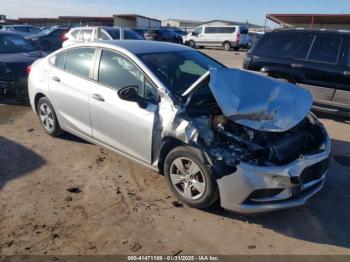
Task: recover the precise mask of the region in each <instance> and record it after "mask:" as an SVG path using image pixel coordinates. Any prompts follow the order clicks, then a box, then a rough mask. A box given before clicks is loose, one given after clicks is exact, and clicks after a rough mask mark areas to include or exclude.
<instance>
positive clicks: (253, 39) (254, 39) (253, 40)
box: [248, 32, 265, 48]
mask: <svg viewBox="0 0 350 262" xmlns="http://www.w3.org/2000/svg"><path fill="white" fill-rule="evenodd" d="M264 34H265V33H264V32H248V36H249V40H248V48H252V47H253V46H254V45H256V44H257V43H258V41H259V40H260V39H261V37H262V36H263V35H264Z"/></svg>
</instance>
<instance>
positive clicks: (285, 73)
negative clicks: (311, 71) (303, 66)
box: [260, 66, 305, 83]
mask: <svg viewBox="0 0 350 262" xmlns="http://www.w3.org/2000/svg"><path fill="white" fill-rule="evenodd" d="M260 72H261V73H264V74H267V75H268V76H271V77H274V78H283V79H286V80H288V81H290V82H293V83H302V82H304V79H305V75H304V73H302V72H300V71H296V70H294V69H290V68H284V67H278V66H264V67H262V68H261V69H260Z"/></svg>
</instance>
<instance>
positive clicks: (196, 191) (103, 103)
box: [29, 40, 330, 213]
mask: <svg viewBox="0 0 350 262" xmlns="http://www.w3.org/2000/svg"><path fill="white" fill-rule="evenodd" d="M257 87H259V90H257V89H256V88H257ZM29 93H30V103H31V106H32V108H33V110H34V112H35V113H36V114H37V115H38V119H39V121H40V123H41V124H42V126H43V128H44V130H45V131H46V132H47V133H48V134H49V135H51V136H59V135H60V134H62V132H64V131H67V132H70V133H73V134H75V135H77V136H79V137H81V138H83V139H86V140H88V141H90V142H92V143H95V144H98V145H101V146H103V147H105V148H108V149H110V150H112V151H115V152H117V153H120V154H122V155H124V156H126V157H129V158H131V159H133V160H135V161H136V162H138V163H140V164H142V165H144V166H146V167H149V168H151V169H153V170H157V171H159V172H161V173H163V174H164V175H165V179H166V181H167V183H168V185H169V187H170V188H171V190H172V191H173V192H174V194H175V195H176V196H177V197H178V198H179V199H180V200H181V201H183V202H185V203H187V204H188V205H191V206H193V207H197V208H205V207H208V206H210V205H211V204H213V203H214V202H215V201H217V200H218V199H220V202H221V206H223V207H224V208H226V209H229V210H234V211H238V212H242V213H256V212H265V211H272V210H277V209H282V208H289V207H294V206H299V205H302V204H304V203H305V201H306V200H307V199H309V198H310V197H311V196H312V195H314V194H315V193H316V192H318V191H319V190H320V189H321V188H322V187H323V183H324V179H325V175H326V171H327V168H328V159H329V155H330V140H329V137H328V135H327V132H326V130H325V129H324V127H323V125H322V124H321V123H320V122H319V121H318V120H317V118H316V117H315V116H314V115H313V114H312V113H309V111H310V108H311V105H312V97H311V95H310V93H309V92H308V91H307V90H304V89H302V88H298V87H296V86H295V85H292V84H289V83H287V82H282V81H278V80H274V79H272V78H269V77H266V76H261V75H258V74H255V73H250V72H246V71H241V70H238V69H228V68H226V67H225V66H224V65H222V64H220V63H218V62H217V61H215V60H213V59H212V58H210V57H208V56H206V55H204V54H202V53H200V52H198V51H196V50H194V49H192V48H189V47H186V46H182V45H174V44H171V43H160V42H154V41H130V40H122V41H105V42H102V41H100V42H93V43H84V44H80V45H76V46H74V47H68V48H63V49H61V50H58V51H56V52H55V53H53V54H51V55H49V56H48V57H46V58H43V59H40V60H39V61H37V62H35V63H34V64H33V65H32V66H31V69H30V75H29Z"/></svg>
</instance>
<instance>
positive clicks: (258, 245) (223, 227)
mask: <svg viewBox="0 0 350 262" xmlns="http://www.w3.org/2000/svg"><path fill="white" fill-rule="evenodd" d="M204 52H205V53H207V54H209V55H210V56H213V57H215V58H216V59H218V60H220V61H222V62H223V63H225V64H227V65H229V66H236V67H240V66H241V63H242V58H243V55H244V53H243V52H225V51H221V50H204ZM0 102H1V101H0ZM2 102H3V103H4V104H3V105H0V255H1V254H2V255H10V254H164V255H168V254H169V255H170V254H175V253H181V254H216V255H219V254H350V191H349V188H350V146H349V145H350V120H346V119H339V118H334V117H332V116H327V115H321V116H320V117H321V120H322V122H323V123H324V124H325V125H326V127H327V129H328V130H329V133H330V135H331V137H332V144H333V159H332V162H331V167H330V170H329V176H328V180H327V182H326V186H325V188H324V189H323V190H322V191H321V192H320V193H319V194H318V195H316V196H315V197H313V198H312V199H311V200H310V201H309V202H308V203H307V205H306V206H304V207H300V208H295V209H291V210H285V211H280V212H276V213H271V214H267V215H264V216H257V217H244V216H240V215H236V214H230V213H227V212H225V211H223V210H221V209H220V208H219V207H218V206H216V207H213V208H211V209H209V210H205V211H201V210H196V209H192V208H189V207H187V206H182V205H174V201H175V198H174V196H173V195H172V194H171V193H170V191H169V190H168V188H167V186H166V184H165V181H164V179H163V177H162V176H160V175H158V174H156V173H155V172H152V171H149V170H147V169H145V168H144V167H142V166H140V165H138V164H135V163H133V162H131V161H129V160H127V159H125V158H123V157H120V156H118V155H116V154H114V153H111V152H109V151H107V150H104V149H101V148H99V147H98V146H94V145H92V144H89V143H87V142H85V141H82V140H80V139H78V138H76V137H74V136H72V135H68V134H67V135H65V136H63V137H62V138H56V139H55V138H51V137H49V136H48V135H46V134H45V133H44V131H43V130H42V128H41V127H40V124H39V122H38V121H37V119H36V116H35V115H34V114H33V112H32V111H31V109H30V108H29V107H28V106H20V105H9V103H8V102H7V101H2ZM67 190H70V191H71V192H69V191H67Z"/></svg>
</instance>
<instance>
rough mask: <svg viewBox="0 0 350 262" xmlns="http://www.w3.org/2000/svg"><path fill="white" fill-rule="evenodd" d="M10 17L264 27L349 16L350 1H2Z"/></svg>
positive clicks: (1, 9)
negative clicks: (297, 17) (278, 20)
mask: <svg viewBox="0 0 350 262" xmlns="http://www.w3.org/2000/svg"><path fill="white" fill-rule="evenodd" d="M0 13H1V14H5V15H7V16H8V17H10V18H18V17H58V16H60V15H61V16H112V15H113V14H123V13H136V14H140V15H145V16H150V17H153V18H158V19H161V20H162V19H166V18H177V19H188V20H198V21H207V20H212V19H224V20H232V21H237V22H246V21H247V20H248V21H249V22H250V23H254V24H259V25H263V24H264V22H265V15H266V14H267V13H334V14H340V13H347V14H349V13H350V0H248V1H247V0H246V1H244V0H243V1H242V0H0Z"/></svg>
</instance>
